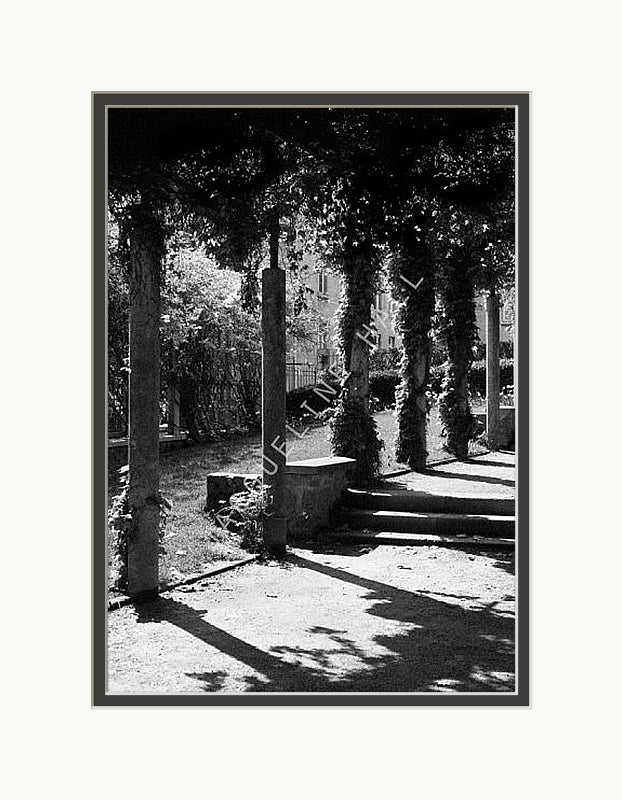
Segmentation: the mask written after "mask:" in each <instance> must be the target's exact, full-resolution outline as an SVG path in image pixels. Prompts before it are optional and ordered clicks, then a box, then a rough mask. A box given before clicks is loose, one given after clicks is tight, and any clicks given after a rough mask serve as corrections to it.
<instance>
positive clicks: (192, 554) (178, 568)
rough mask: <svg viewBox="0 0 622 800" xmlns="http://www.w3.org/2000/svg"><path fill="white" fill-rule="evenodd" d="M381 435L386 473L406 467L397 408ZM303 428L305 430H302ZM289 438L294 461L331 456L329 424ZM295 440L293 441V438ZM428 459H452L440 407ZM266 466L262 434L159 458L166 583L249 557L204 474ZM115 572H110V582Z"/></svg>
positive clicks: (384, 418) (383, 422)
mask: <svg viewBox="0 0 622 800" xmlns="http://www.w3.org/2000/svg"><path fill="white" fill-rule="evenodd" d="M375 419H376V422H377V424H378V431H379V434H380V438H381V439H382V440H383V441H384V444H385V447H384V450H383V451H382V453H381V459H382V470H383V472H393V471H397V470H399V469H407V467H406V465H404V464H400V463H399V462H398V461H397V460H396V458H395V444H394V438H395V418H394V416H393V412H392V411H381V412H379V413H378V414H376V415H375ZM299 430H300V431H302V430H304V428H300V429H299ZM289 439H290V445H291V447H290V450H289V452H288V460H289V461H302V460H304V459H308V458H321V457H325V456H329V455H330V444H329V440H328V425H314V426H311V427H310V428H309V431H308V432H307V434H306V435H305V436H303V437H302V438H301V439H296V438H295V437H293V436H290V437H289ZM292 440H293V441H292ZM471 449H472V454H473V455H475V454H477V453H482V452H485V448H483V447H481V446H480V445H476V444H474V445H472V448H471ZM428 451H429V457H428V461H429V462H430V463H433V462H434V461H438V460H442V459H444V458H447V455H448V454H447V452H446V451H445V450H444V449H443V443H442V438H441V428H440V420H439V418H438V412H437V411H436V409H435V408H433V409H432V411H431V413H430V421H429V425H428ZM260 469H261V437H260V436H259V435H255V436H244V437H239V438H232V439H228V440H223V441H221V442H210V443H208V444H202V445H188V446H186V447H182V448H180V449H178V450H174V451H172V452H170V453H166V454H163V455H162V456H161V459H160V490H161V492H162V494H163V495H164V497H166V498H167V499H168V500H170V501H171V503H172V506H173V508H172V510H171V512H170V513H169V516H168V520H167V525H166V536H165V540H164V547H165V549H166V555H165V556H164V558H163V561H162V564H161V567H162V576H161V580H162V583H170V582H172V581H176V580H181V579H182V578H183V577H185V576H187V575H190V574H195V573H198V572H205V571H206V570H208V569H210V568H211V567H214V566H217V565H219V564H220V563H222V562H226V561H236V560H238V559H241V558H245V557H246V556H247V555H248V553H247V551H245V550H244V549H243V548H242V547H241V544H240V536H239V535H237V534H235V533H233V532H230V531H226V530H224V529H223V528H222V527H221V526H220V525H218V524H216V523H214V522H212V521H211V520H210V519H209V517H208V515H207V514H206V512H205V511H204V510H203V507H204V504H205V475H206V474H207V473H208V472H241V473H256V474H258V473H259V472H260ZM114 578H115V575H114V574H113V573H112V569H111V574H110V580H111V582H112V581H113V580H114Z"/></svg>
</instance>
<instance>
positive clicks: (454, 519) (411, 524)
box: [336, 509, 515, 539]
mask: <svg viewBox="0 0 622 800" xmlns="http://www.w3.org/2000/svg"><path fill="white" fill-rule="evenodd" d="M336 523H337V527H340V526H347V527H349V528H352V529H353V530H358V531H364V530H366V529H369V530H379V531H392V532H396V533H417V534H426V535H429V534H432V535H434V536H489V537H494V538H505V539H513V538H514V537H515V531H514V525H515V519H514V517H510V516H502V515H498V514H435V513H420V512H416V511H373V510H367V509H350V510H347V509H342V510H341V511H340V512H339V513H338V515H337V520H336Z"/></svg>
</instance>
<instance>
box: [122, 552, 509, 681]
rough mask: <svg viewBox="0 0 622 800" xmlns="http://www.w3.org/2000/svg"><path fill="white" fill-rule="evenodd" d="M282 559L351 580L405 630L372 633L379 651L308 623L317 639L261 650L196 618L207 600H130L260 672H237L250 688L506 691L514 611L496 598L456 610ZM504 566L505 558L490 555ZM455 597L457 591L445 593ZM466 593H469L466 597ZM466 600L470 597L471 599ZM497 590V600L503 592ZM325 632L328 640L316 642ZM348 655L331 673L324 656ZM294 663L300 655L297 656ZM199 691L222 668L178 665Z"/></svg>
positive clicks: (143, 616)
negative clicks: (346, 666)
mask: <svg viewBox="0 0 622 800" xmlns="http://www.w3.org/2000/svg"><path fill="white" fill-rule="evenodd" d="M287 562H288V564H289V565H291V567H292V568H296V569H301V570H313V571H315V572H319V573H321V574H322V575H324V576H327V577H329V578H331V579H333V580H335V581H341V582H345V583H350V584H355V585H356V586H357V587H360V588H362V589H364V590H365V592H366V594H365V595H364V599H365V600H366V601H368V602H371V605H369V606H368V608H367V611H366V613H368V614H370V615H373V616H375V617H381V618H382V619H386V620H394V621H399V622H403V623H407V624H408V627H407V629H406V632H405V633H400V634H397V635H378V636H375V637H374V638H373V641H374V642H375V643H376V644H377V645H380V646H381V647H382V648H384V651H381V652H383V654H382V655H378V654H377V651H376V654H370V653H367V652H365V651H364V650H363V649H362V648H361V647H360V645H359V644H357V643H356V642H355V641H353V640H352V638H350V636H349V635H348V631H347V630H346V629H347V627H348V625H347V619H344V623H343V629H341V628H328V627H324V626H314V627H311V628H310V629H309V631H308V632H309V633H311V634H312V635H315V634H317V635H321V636H322V642H323V646H322V647H317V648H313V647H305V648H303V647H296V646H292V647H288V646H278V647H272V648H270V649H268V650H262V649H260V648H258V647H256V646H254V645H252V644H250V643H248V642H246V641H243V640H242V639H240V638H238V637H236V636H234V635H232V634H231V633H228V632H227V631H225V630H223V629H221V628H219V627H217V626H215V625H212V624H211V623H210V622H208V621H207V620H206V618H205V617H206V616H207V615H208V613H209V611H208V610H207V609H202V610H199V609H193V608H191V607H190V606H188V605H186V604H184V603H182V602H179V601H178V600H174V599H170V598H164V597H161V598H158V599H157V600H154V601H153V602H151V603H149V604H144V605H141V606H137V607H136V611H137V614H138V621H139V622H168V623H170V624H172V625H175V626H177V627H178V628H180V629H182V630H183V631H186V632H187V633H189V634H191V635H192V636H194V637H196V638H197V639H199V640H200V641H202V642H204V643H206V644H208V645H210V646H211V647H214V648H217V649H218V650H220V651H221V652H222V653H224V654H226V655H227V656H229V657H231V658H233V659H236V660H237V661H239V662H242V663H243V664H245V665H247V666H248V667H250V668H251V669H252V670H254V671H255V672H257V673H259V675H260V676H261V677H257V676H246V677H245V678H244V679H243V680H244V689H243V690H244V691H260V692H357V693H358V692H430V691H435V692H438V691H453V692H512V691H514V688H515V687H514V677H513V673H514V618H513V616H512V615H510V614H508V613H505V612H504V611H503V610H500V609H498V608H497V607H496V606H497V603H488V604H482V605H476V607H474V608H470V609H465V608H461V607H458V606H456V605H453V604H450V603H447V602H443V601H442V600H439V599H436V598H437V597H438V595H437V594H435V596H434V598H433V597H430V596H427V593H425V592H419V593H414V592H410V591H405V590H403V589H400V588H397V587H395V586H390V585H388V584H386V583H381V582H379V581H376V580H370V579H368V578H364V577H361V576H359V575H355V574H352V573H351V572H349V571H345V570H343V569H337V568H334V567H331V566H327V565H324V564H319V563H317V562H316V561H312V560H310V559H307V558H304V557H301V556H298V555H290V556H288V559H287ZM497 563H498V564H499V566H502V568H504V569H506V568H507V570H508V571H510V569H511V564H510V561H509V560H508V561H507V562H505V561H501V560H500V561H499V562H497ZM446 596H447V597H448V598H452V599H455V598H456V597H460V598H463V599H465V598H466V596H465V595H458V596H456V595H450V594H447V595H446ZM466 599H471V598H466ZM475 599H476V598H475ZM512 599H513V598H512V597H509V596H506V597H505V598H504V600H512ZM327 638H328V639H329V641H330V643H331V644H330V646H327V645H326V639H327ZM335 652H338V653H339V654H340V655H343V656H346V657H349V656H352V657H353V659H352V663H353V664H356V668H354V669H352V670H350V671H348V672H345V673H344V671H343V670H342V671H341V674H336V673H335V671H334V669H332V668H331V664H332V663H333V661H332V659H333V657H334V655H335ZM302 662H304V663H302ZM185 674H186V675H187V676H188V677H191V678H194V679H195V680H196V681H197V682H198V683H199V684H200V685H201V688H202V689H203V690H204V691H206V692H216V691H219V690H222V689H223V686H224V685H225V681H226V679H227V673H226V672H223V671H222V670H220V671H214V672H209V671H206V672H194V673H185Z"/></svg>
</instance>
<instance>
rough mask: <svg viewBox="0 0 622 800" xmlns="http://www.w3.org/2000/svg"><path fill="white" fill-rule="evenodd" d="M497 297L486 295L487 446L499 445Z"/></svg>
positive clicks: (493, 294) (496, 446)
mask: <svg viewBox="0 0 622 800" xmlns="http://www.w3.org/2000/svg"><path fill="white" fill-rule="evenodd" d="M499 384H500V363H499V298H498V296H497V294H496V292H494V291H492V290H491V291H490V293H489V294H488V295H487V297H486V417H487V435H488V446H489V447H490V449H491V450H497V449H498V447H499V419H500V411H499V391H500V385H499Z"/></svg>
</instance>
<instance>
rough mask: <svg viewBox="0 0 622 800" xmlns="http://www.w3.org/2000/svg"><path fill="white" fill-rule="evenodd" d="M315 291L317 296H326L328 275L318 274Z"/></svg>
mask: <svg viewBox="0 0 622 800" xmlns="http://www.w3.org/2000/svg"><path fill="white" fill-rule="evenodd" d="M317 291H318V294H319V295H326V294H328V275H327V274H326V273H325V272H319V273H318V276H317Z"/></svg>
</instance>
